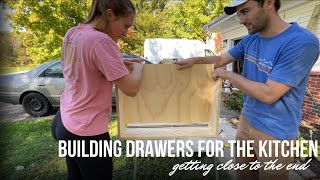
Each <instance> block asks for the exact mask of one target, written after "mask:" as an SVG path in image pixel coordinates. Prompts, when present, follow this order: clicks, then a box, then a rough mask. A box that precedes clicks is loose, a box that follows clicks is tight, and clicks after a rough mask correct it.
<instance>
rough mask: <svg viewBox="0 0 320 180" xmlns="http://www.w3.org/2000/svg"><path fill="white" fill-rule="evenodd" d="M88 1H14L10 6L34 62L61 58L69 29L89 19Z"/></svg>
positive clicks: (17, 30) (7, 3)
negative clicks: (87, 15)
mask: <svg viewBox="0 0 320 180" xmlns="http://www.w3.org/2000/svg"><path fill="white" fill-rule="evenodd" d="M89 5H90V1H88V0H68V1H64V0H41V1H38V0H10V1H7V2H6V6H7V7H9V8H10V9H13V10H15V13H12V14H9V15H8V17H9V18H10V19H11V20H12V22H11V26H12V27H13V28H14V31H15V33H16V34H20V33H23V34H24V35H23V38H22V40H21V43H22V45H24V46H25V47H26V51H27V54H28V55H29V56H30V57H31V59H32V60H33V63H34V64H40V63H43V62H45V61H48V60H52V59H58V58H60V54H61V44H62V40H63V36H64V34H65V33H66V31H67V30H68V29H69V28H70V27H72V26H76V25H77V24H78V23H80V22H83V21H84V20H85V17H86V14H87V11H88V9H89Z"/></svg>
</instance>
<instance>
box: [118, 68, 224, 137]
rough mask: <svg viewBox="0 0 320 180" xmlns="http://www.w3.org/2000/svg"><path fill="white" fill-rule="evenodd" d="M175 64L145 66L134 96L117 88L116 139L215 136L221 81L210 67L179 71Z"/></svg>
mask: <svg viewBox="0 0 320 180" xmlns="http://www.w3.org/2000/svg"><path fill="white" fill-rule="evenodd" d="M176 66H177V65H175V64H162V65H159V64H157V65H156V64H153V65H149V64H148V65H145V66H144V69H143V81H142V85H141V88H140V91H139V93H138V94H137V96H136V97H128V96H126V95H125V94H123V93H122V92H121V91H120V90H118V89H117V111H118V127H119V136H120V138H124V139H161V138H178V137H214V136H215V135H216V133H217V126H218V121H219V112H220V94H221V81H220V80H219V81H213V80H212V78H211V72H212V70H213V65H194V66H193V67H192V68H189V69H185V70H182V71H178V70H177V69H176Z"/></svg>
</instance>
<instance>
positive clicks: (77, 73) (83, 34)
mask: <svg viewBox="0 0 320 180" xmlns="http://www.w3.org/2000/svg"><path fill="white" fill-rule="evenodd" d="M62 70H63V74H64V79H65V88H64V91H63V94H62V96H61V102H60V111H61V117H62V122H63V124H64V126H65V127H66V129H67V130H68V131H70V132H71V133H73V134H76V135H79V136H95V135H99V134H103V133H106V132H108V124H109V117H110V114H111V112H112V86H113V82H112V81H114V80H116V79H119V78H121V77H123V76H125V75H127V74H128V73H129V72H128V70H127V68H126V67H125V65H124V64H123V62H122V56H121V53H120V50H119V48H118V46H117V44H116V42H114V41H113V40H112V39H111V38H110V37H109V36H108V35H107V34H105V33H102V32H99V31H97V30H95V29H93V27H92V26H91V25H88V24H79V25H78V26H77V27H74V28H71V29H70V30H69V31H68V32H67V33H66V35H65V37H64V41H63V47H62Z"/></svg>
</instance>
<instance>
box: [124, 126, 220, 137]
mask: <svg viewBox="0 0 320 180" xmlns="http://www.w3.org/2000/svg"><path fill="white" fill-rule="evenodd" d="M217 136H218V134H217V131H216V130H215V128H212V127H174V128H168V127H166V128H126V129H125V130H124V131H123V132H121V133H120V134H119V139H133V140H134V139H176V138H204V137H208V138H210V137H211V138H214V137H217Z"/></svg>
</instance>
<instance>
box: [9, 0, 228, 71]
mask: <svg viewBox="0 0 320 180" xmlns="http://www.w3.org/2000/svg"><path fill="white" fill-rule="evenodd" d="M229 1H230V0H228V1H227V2H229ZM4 2H5V3H6V4H5V5H6V6H7V7H8V8H10V9H13V10H15V13H13V14H9V15H8V18H10V19H11V20H12V23H11V26H12V27H13V28H14V32H15V34H16V35H19V34H20V38H19V39H20V41H21V45H22V46H21V47H25V48H26V53H27V55H28V56H30V58H31V59H32V62H33V64H34V65H37V64H40V63H43V62H46V61H49V60H53V59H58V58H60V57H61V45H62V41H63V37H64V35H65V33H66V32H67V30H68V29H69V28H71V27H73V26H76V25H78V24H79V23H82V22H84V21H85V18H86V16H87V13H88V10H89V7H90V5H91V2H92V0H5V1H4ZM132 2H133V3H134V4H135V7H136V11H137V18H136V22H135V25H134V27H133V28H132V29H131V30H130V32H129V33H128V37H127V38H123V39H122V40H120V41H119V46H120V50H121V51H122V52H125V53H133V54H137V55H142V54H143V42H144V39H146V38H155V37H157V38H190V39H199V40H203V41H204V40H205V35H206V33H205V31H204V30H203V29H202V26H203V25H205V24H206V23H208V22H210V21H211V20H212V19H214V17H217V16H218V15H220V14H221V13H222V8H223V5H224V4H226V3H227V2H224V1H223V0H180V1H177V0H132ZM21 32H23V33H21Z"/></svg>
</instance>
